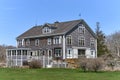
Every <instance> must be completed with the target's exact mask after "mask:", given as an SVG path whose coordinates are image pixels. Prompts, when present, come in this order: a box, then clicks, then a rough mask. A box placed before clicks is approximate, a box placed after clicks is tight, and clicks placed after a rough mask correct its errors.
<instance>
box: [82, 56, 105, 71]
mask: <svg viewBox="0 0 120 80" xmlns="http://www.w3.org/2000/svg"><path fill="white" fill-rule="evenodd" d="M102 65H103V63H102V60H101V59H99V58H96V59H87V58H84V59H80V68H81V69H82V70H83V71H84V72H86V71H87V70H88V71H95V72H97V71H98V70H100V69H101V68H102Z"/></svg>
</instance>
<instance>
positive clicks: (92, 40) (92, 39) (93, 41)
mask: <svg viewBox="0 0 120 80" xmlns="http://www.w3.org/2000/svg"><path fill="white" fill-rule="evenodd" d="M90 46H95V40H94V38H90Z"/></svg>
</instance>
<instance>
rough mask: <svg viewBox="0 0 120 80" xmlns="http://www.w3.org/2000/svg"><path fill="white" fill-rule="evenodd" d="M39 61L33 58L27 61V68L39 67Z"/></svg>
mask: <svg viewBox="0 0 120 80" xmlns="http://www.w3.org/2000/svg"><path fill="white" fill-rule="evenodd" d="M41 67H42V65H41V62H40V61H39V60H33V61H31V62H30V63H29V68H41Z"/></svg>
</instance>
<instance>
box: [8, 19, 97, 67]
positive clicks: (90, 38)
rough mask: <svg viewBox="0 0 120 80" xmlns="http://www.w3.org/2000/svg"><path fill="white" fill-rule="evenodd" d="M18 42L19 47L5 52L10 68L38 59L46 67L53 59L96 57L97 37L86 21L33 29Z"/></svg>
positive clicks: (47, 24)
mask: <svg viewBox="0 0 120 80" xmlns="http://www.w3.org/2000/svg"><path fill="white" fill-rule="evenodd" d="M16 40H17V48H13V49H7V51H6V56H7V58H6V60H7V66H23V65H24V64H25V62H30V61H31V60H33V59H37V60H41V61H42V63H44V62H46V63H44V64H43V67H45V66H46V65H50V64H51V63H52V62H53V60H54V61H55V60H65V59H71V58H81V57H86V58H96V57H97V39H96V35H95V33H94V32H93V31H92V29H91V28H90V27H89V26H88V24H87V23H86V22H85V21H84V20H83V19H80V20H72V21H66V22H58V21H56V22H54V23H53V24H49V23H46V24H44V25H40V26H34V27H32V28H31V29H29V30H28V31H26V32H24V33H23V34H21V35H20V36H18V37H17V38H16Z"/></svg>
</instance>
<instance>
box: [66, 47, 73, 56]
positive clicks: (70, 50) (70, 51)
mask: <svg viewBox="0 0 120 80" xmlns="http://www.w3.org/2000/svg"><path fill="white" fill-rule="evenodd" d="M72 53H73V50H72V48H68V49H67V58H72V57H73V56H72Z"/></svg>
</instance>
